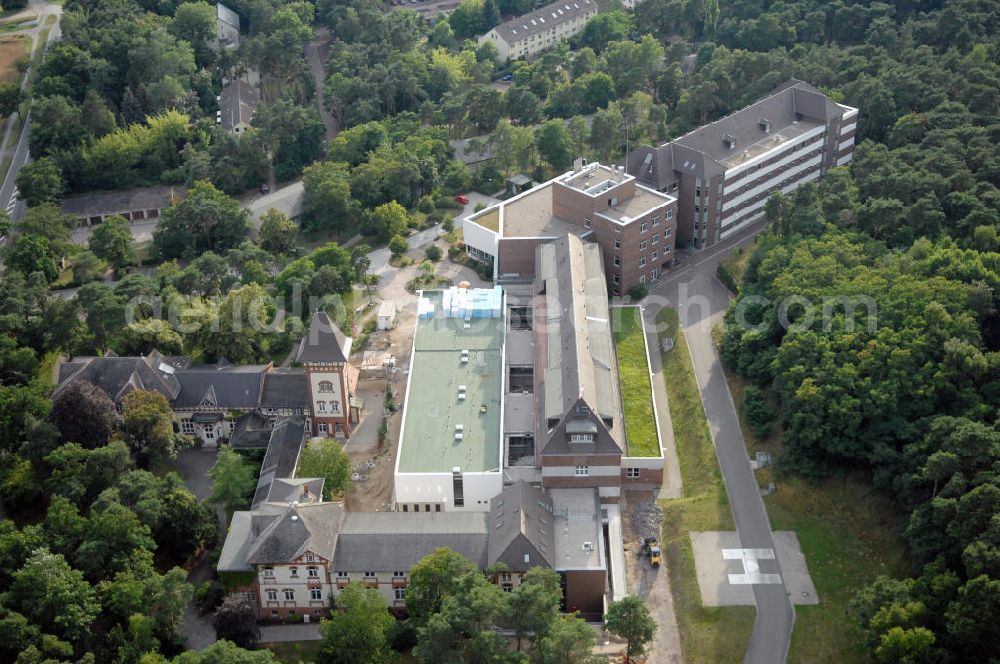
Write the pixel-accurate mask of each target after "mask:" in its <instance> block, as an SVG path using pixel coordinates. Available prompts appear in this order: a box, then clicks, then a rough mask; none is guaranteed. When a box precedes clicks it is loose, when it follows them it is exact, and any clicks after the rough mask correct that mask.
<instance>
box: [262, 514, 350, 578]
mask: <svg viewBox="0 0 1000 664" xmlns="http://www.w3.org/2000/svg"><path fill="white" fill-rule="evenodd" d="M343 516H344V510H343V506H342V505H341V504H340V503H313V504H309V505H295V504H292V505H289V506H288V507H287V508H286V509H285V511H284V512H283V513H282V514H280V515H278V516H270V517H268V518H267V519H266V520H265V519H257V518H251V533H252V535H254V536H255V537H256V539H255V541H254V542H253V543H252V544H251V545H250V548H249V549H248V550H247V553H246V562H247V563H250V564H253V565H260V564H264V565H266V564H278V563H287V562H288V561H290V560H294V559H296V558H298V557H299V556H301V555H302V554H304V553H305V552H306V551H310V552H312V553H315V554H317V555H319V556H322V557H323V558H326V559H327V560H329V559H331V558H332V557H333V553H334V550H335V549H336V547H337V531H338V530H339V529H340V522H341V520H342V519H343ZM254 522H256V523H254ZM258 526H260V529H259V530H258V531H256V532H255V529H256V528H257V527H258Z"/></svg>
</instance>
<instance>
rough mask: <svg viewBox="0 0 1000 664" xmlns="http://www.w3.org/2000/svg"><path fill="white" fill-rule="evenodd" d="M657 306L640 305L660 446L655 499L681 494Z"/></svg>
mask: <svg viewBox="0 0 1000 664" xmlns="http://www.w3.org/2000/svg"><path fill="white" fill-rule="evenodd" d="M658 311H659V310H658V309H653V310H650V309H647V308H646V307H643V308H642V314H643V319H644V322H645V325H646V345H647V346H648V347H649V372H650V381H651V382H652V384H653V396H654V397H655V399H656V421H657V425H658V427H659V432H660V446H661V447H662V448H663V485H662V486H661V487H660V494H659V496H658V498H659V499H660V500H663V499H665V498H680V497H681V496H682V495H683V493H684V484H683V482H682V480H681V468H680V461H679V460H678V459H677V443H676V442H675V441H674V424H673V420H672V419H671V417H670V402H669V401H668V400H667V386H666V384H665V383H664V382H663V379H664V377H663V362H662V358H661V357H660V335H659V334H657V332H656V328H655V325H656V314H657V312H658Z"/></svg>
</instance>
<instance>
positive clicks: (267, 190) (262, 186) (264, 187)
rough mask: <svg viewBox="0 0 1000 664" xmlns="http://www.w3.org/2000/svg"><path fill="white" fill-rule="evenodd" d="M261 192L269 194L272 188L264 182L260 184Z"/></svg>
mask: <svg viewBox="0 0 1000 664" xmlns="http://www.w3.org/2000/svg"><path fill="white" fill-rule="evenodd" d="M260 193H262V194H269V193H271V188H270V187H268V186H267V183H266V182H265V183H264V184H262V185H260Z"/></svg>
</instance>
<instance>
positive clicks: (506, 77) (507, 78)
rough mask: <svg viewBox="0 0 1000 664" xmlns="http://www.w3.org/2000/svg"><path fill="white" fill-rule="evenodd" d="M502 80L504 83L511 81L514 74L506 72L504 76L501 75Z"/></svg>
mask: <svg viewBox="0 0 1000 664" xmlns="http://www.w3.org/2000/svg"><path fill="white" fill-rule="evenodd" d="M500 80H501V81H503V82H504V83H510V82H511V81H513V80H514V75H513V74H504V75H503V76H501V77H500Z"/></svg>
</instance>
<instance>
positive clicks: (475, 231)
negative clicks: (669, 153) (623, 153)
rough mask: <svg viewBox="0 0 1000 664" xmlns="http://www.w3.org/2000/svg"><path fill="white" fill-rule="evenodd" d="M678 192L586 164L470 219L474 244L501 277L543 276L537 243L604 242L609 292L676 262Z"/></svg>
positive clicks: (475, 253) (470, 248) (470, 247)
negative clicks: (537, 272)
mask: <svg viewBox="0 0 1000 664" xmlns="http://www.w3.org/2000/svg"><path fill="white" fill-rule="evenodd" d="M676 217H677V199H676V197H675V196H674V195H670V194H665V193H661V192H658V191H656V190H654V189H651V188H649V187H647V186H644V185H642V184H641V183H639V182H638V181H637V178H636V177H634V176H632V175H629V174H628V173H626V172H625V170H624V167H615V166H605V165H602V164H598V163H590V164H587V163H585V162H584V161H583V160H582V159H577V160H576V162H575V163H574V166H573V170H572V171H569V172H567V173H564V174H562V175H559V176H558V177H555V178H553V179H551V180H549V181H548V182H544V183H542V184H539V185H538V186H536V187H532V188H531V189H529V190H528V191H525V192H522V193H521V194H518V195H517V196H514V197H512V198H509V199H507V200H506V201H503V202H501V203H499V204H497V205H494V206H492V207H489V208H486V209H485V210H482V211H480V212H477V213H475V214H473V215H470V216H469V217H466V218H465V219H464V220H463V229H464V239H465V246H466V251H467V252H468V254H469V255H470V256H472V257H473V258H476V259H479V260H484V261H491V262H492V263H493V276H494V279H495V280H496V281H497V282H498V283H505V282H518V281H531V280H532V279H534V278H535V269H536V260H535V258H536V257H535V249H536V247H538V246H539V245H540V244H544V243H547V242H553V241H555V240H557V239H559V238H561V237H564V236H566V235H576V236H578V237H579V238H580V239H582V240H585V241H588V242H594V243H596V244H597V245H599V246H600V247H601V256H602V261H603V271H604V274H605V275H607V280H608V291H610V292H611V293H612V294H614V295H623V294H625V293H627V292H628V290H629V289H630V288H632V286H634V285H635V284H637V283H651V282H654V281H656V280H657V279H658V278H659V277H660V276H661V275H662V274H663V273H664V271H665V270H668V269H669V268H670V267H671V266H672V265H673V261H674V243H675V241H676V228H677V219H676Z"/></svg>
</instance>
